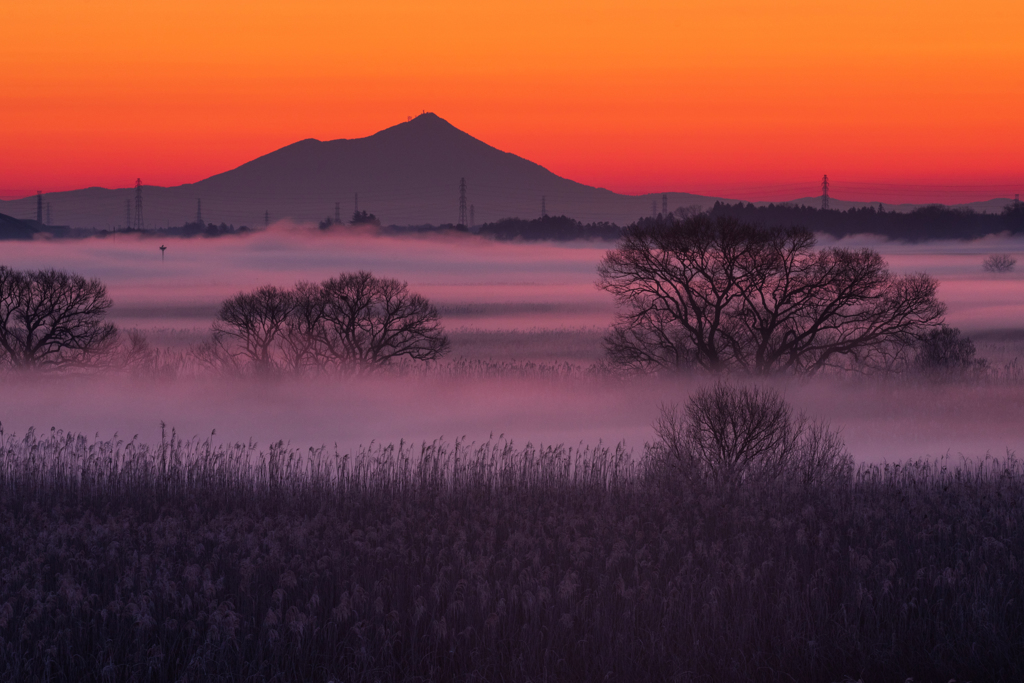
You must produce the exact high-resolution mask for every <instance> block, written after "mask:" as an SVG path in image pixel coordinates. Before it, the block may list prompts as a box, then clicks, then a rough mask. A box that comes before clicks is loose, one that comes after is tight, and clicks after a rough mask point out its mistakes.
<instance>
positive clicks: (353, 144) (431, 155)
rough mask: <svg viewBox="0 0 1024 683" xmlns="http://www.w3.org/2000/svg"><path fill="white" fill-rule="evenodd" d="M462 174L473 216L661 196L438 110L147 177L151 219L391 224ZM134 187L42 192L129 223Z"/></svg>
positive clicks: (619, 205) (441, 219) (595, 212)
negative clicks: (191, 174) (549, 157)
mask: <svg viewBox="0 0 1024 683" xmlns="http://www.w3.org/2000/svg"><path fill="white" fill-rule="evenodd" d="M462 178H465V179H466V185H467V200H468V204H470V205H472V206H473V209H474V217H475V223H476V224H478V225H479V224H483V223H487V222H494V221H497V220H500V219H502V218H508V217H523V218H534V217H538V216H540V215H541V204H542V202H544V203H545V205H546V209H547V213H548V214H551V215H554V214H565V215H569V216H573V217H574V218H577V219H579V220H582V221H584V222H594V221H612V222H617V223H621V224H624V223H629V222H632V221H634V220H636V219H637V218H638V217H639V216H641V215H649V214H650V213H651V205H652V201H656V202H657V207H658V210H659V211H660V210H661V195H660V194H656V195H641V196H628V195H621V194H616V193H614V192H611V191H610V190H604V189H600V188H595V187H590V186H588V185H583V184H580V183H577V182H574V181H572V180H567V179H565V178H562V177H560V176H557V175H555V174H554V173H552V172H551V171H548V170H547V169H545V168H544V167H542V166H539V165H538V164H535V163H533V162H532V161H528V160H526V159H523V158H522V157H519V156H516V155H515V154H510V153H508V152H502V151H501V150H498V149H495V148H494V147H491V146H490V145H488V144H486V143H484V142H481V141H480V140H477V139H476V138H474V137H473V136H471V135H468V134H466V133H464V132H462V131H460V130H459V129H457V128H455V127H454V126H452V125H451V124H450V123H448V122H447V121H445V120H444V119H442V118H440V117H438V116H436V115H434V114H422V115H420V116H417V117H416V118H414V119H412V120H411V121H408V122H406V123H401V124H399V125H397V126H393V127H391V128H387V129H385V130H382V131H380V132H379V133H376V134H374V135H371V136H369V137H366V138H358V139H354V140H331V141H328V142H321V141H319V140H302V141H300V142H296V143H294V144H292V145H288V146H287V147H283V148H281V149H279V150H277V151H275V152H271V153H270V154H267V155H265V156H262V157H259V158H257V159H254V160H253V161H250V162H248V163H245V164H242V165H241V166H239V167H238V168H235V169H232V170H230V171H227V172H225V173H220V174H218V175H215V176H212V177H210V178H207V179H205V180H201V181H199V182H197V183H193V184H190V185H180V186H177V187H169V188H163V187H154V186H148V185H147V186H144V187H143V189H142V194H143V217H144V219H145V225H146V227H151V228H155V227H163V226H166V225H181V224H182V223H183V222H184V221H191V220H193V219H194V218H195V215H196V200H197V199H202V210H203V218H204V219H205V220H207V221H211V220H212V221H214V222H218V223H219V222H225V223H231V224H234V225H239V226H240V225H247V226H249V227H260V226H262V225H263V222H264V216H265V214H266V213H267V212H269V215H270V219H271V220H277V219H279V218H285V217H288V218H293V219H297V220H310V221H319V220H322V219H323V218H325V217H328V216H330V217H333V216H334V211H335V203H336V202H338V203H340V205H341V206H340V213H341V218H342V220H347V219H348V218H349V217H350V216H351V215H352V213H353V210H354V208H355V195H356V193H358V195H359V208H360V209H362V210H367V211H370V212H372V213H374V214H375V215H376V216H378V217H379V218H380V220H381V222H383V223H385V224H395V225H417V224H423V223H434V224H440V223H454V222H457V221H458V209H459V181H460V179H462ZM134 193H135V190H134V188H125V189H118V190H107V189H103V188H88V189H84V190H76V191H72V192H57V193H52V194H48V195H47V196H46V201H49V202H51V203H52V205H53V211H54V214H55V215H57V216H58V217H59V218H60V221H61V222H62V223H70V224H71V225H72V226H75V227H96V228H107V227H117V226H124V224H125V202H126V200H127V201H130V203H131V205H132V206H133V207H134V196H135V194H134ZM715 199H716V198H713V197H701V196H698V195H693V194H688V193H684V192H673V193H669V195H668V204H669V208H670V209H674V208H676V207H678V206H689V205H693V204H701V205H702V206H706V207H710V206H711V205H712V204H714V201H715ZM35 202H36V198H35V197H28V198H25V199H21V200H15V201H8V202H0V210H5V211H9V212H10V213H12V214H14V215H29V214H30V213H32V212H34V211H35Z"/></svg>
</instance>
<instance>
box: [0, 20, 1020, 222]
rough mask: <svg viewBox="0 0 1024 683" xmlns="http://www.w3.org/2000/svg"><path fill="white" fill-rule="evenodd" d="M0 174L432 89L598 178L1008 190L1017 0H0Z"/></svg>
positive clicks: (206, 141) (616, 186)
mask: <svg viewBox="0 0 1024 683" xmlns="http://www.w3.org/2000/svg"><path fill="white" fill-rule="evenodd" d="M0 26H2V27H3V39H2V40H0V197H2V198H14V197H18V196H25V195H27V194H31V193H34V192H35V191H36V190H43V191H44V192H52V191H58V190H67V189H75V188H80V187H86V186H94V185H99V186H104V187H127V186H130V185H132V184H133V183H134V181H135V178H136V177H141V178H142V179H143V182H144V183H146V184H152V185H176V184H180V183H186V182H193V181H196V180H200V179H202V178H205V177H207V176H209V175H212V174H214V173H218V172H221V171H225V170H228V169H230V168H233V167H235V166H237V165H239V164H241V163H244V162H245V161H248V160H250V159H252V158H254V157H256V156H259V155H261V154H265V153H267V152H270V151H272V150H274V149H276V148H278V147H281V146H284V145H286V144H289V143H292V142H295V141H297V140H300V139H303V138H310V137H313V138H319V139H321V140H330V139H336V138H353V137H362V136H365V135H370V134H372V133H374V132H376V131H378V130H380V129H382V128H386V127H388V126H391V125H394V124H396V123H399V122H402V121H405V120H406V118H407V117H408V116H412V115H415V114H419V113H420V112H421V111H423V110H426V111H432V112H434V113H436V114H438V115H439V116H441V117H443V118H445V119H447V120H448V121H449V122H451V123H452V124H453V125H455V126H457V127H458V128H461V129H462V130H464V131H466V132H467V133H469V134H471V135H473V136H475V137H478V138H480V139H482V140H484V141H485V142H488V143H489V144H492V145H494V146H496V147H498V148H500V149H502V150H505V151H509V152H513V153H515V154H518V155H520V156H523V157H526V158H528V159H531V160H533V161H536V162H537V163H540V164H542V165H544V166H546V167H547V168H549V169H550V170H552V171H554V172H555V173H558V174H559V175H562V176H565V177H568V178H572V179H573V180H577V181H580V182H584V183H587V184H591V185H597V186H601V187H607V188H610V189H613V190H616V191H619V192H625V193H641V192H663V191H687V192H695V193H699V194H708V195H720V196H722V195H724V196H730V197H741V198H744V199H750V200H759V199H765V200H767V199H773V200H778V199H792V198H796V197H801V196H808V195H816V194H818V192H819V189H818V186H817V183H818V182H819V181H820V178H821V175H822V174H823V173H828V174H829V177H830V179H831V181H832V195H833V196H835V197H839V198H843V199H860V200H869V201H885V202H899V201H913V202H922V201H944V202H946V203H957V202H962V201H971V200H980V199H988V198H991V197H996V196H1003V197H1006V196H1012V195H1013V193H1014V192H1020V191H1021V190H1022V189H1024V135H1022V131H1021V127H1022V126H1021V124H1022V122H1024V107H1022V104H1024V38H1022V35H1024V2H1021V0H979V1H977V2H948V1H944V0H939V1H934V0H933V1H930V2H925V1H919V0H912V1H903V2H900V1H899V0H886V1H876V0H858V1H857V2H821V1H816V2H805V1H802V0H800V1H795V0H788V1H787V0H781V1H777V2H754V1H751V0H716V1H714V2H710V1H709V2H651V1H648V2H638V1H633V2H606V1H600V0H598V1H591V2H586V3H583V2H564V1H563V2H558V1H552V0H547V1H544V2H533V1H523V0H520V1H518V2H480V1H479V0H477V1H475V2H462V1H455V0H452V1H442V2H404V1H402V2H399V1H388V0H376V1H373V2H369V1H367V2H358V3H355V2H310V1H291V2H262V1H258V0H256V1H254V0H249V1H246V2H216V1H210V0H206V1H203V2H192V1H189V0H184V1H183V0H177V1H175V2H155V1H149V0H145V1H142V2H140V1H138V0H135V1H133V2H121V1H116V0H115V1H110V0H107V1H93V0H90V1H86V0H75V1H54V0H36V1H33V2H25V1H23V0H16V1H8V0H0Z"/></svg>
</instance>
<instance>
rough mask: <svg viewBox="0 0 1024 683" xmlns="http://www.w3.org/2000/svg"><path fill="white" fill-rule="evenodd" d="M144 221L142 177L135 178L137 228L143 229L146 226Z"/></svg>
mask: <svg viewBox="0 0 1024 683" xmlns="http://www.w3.org/2000/svg"><path fill="white" fill-rule="evenodd" d="M145 225H146V224H145V223H143V221H142V179H141V178H136V179H135V229H136V230H139V231H141V230H142V229H143V228H144V227H145Z"/></svg>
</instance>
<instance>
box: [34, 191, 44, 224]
mask: <svg viewBox="0 0 1024 683" xmlns="http://www.w3.org/2000/svg"><path fill="white" fill-rule="evenodd" d="M36 222H37V223H39V224H40V225H42V224H43V191H42V190H39V191H37V192H36Z"/></svg>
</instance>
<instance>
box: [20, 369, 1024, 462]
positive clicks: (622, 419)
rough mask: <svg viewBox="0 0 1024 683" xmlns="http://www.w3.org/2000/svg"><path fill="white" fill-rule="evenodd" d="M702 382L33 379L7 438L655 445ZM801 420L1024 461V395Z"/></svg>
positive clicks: (884, 387)
mask: <svg viewBox="0 0 1024 683" xmlns="http://www.w3.org/2000/svg"><path fill="white" fill-rule="evenodd" d="M698 386H699V383H698V382H697V381H695V380H678V379H677V380H673V381H668V380H663V381H656V380H650V379H646V380H640V379H634V380H628V381H613V380H607V379H600V380H597V379H529V380H526V379H475V380H451V379H437V378H425V377H416V378H408V377H406V378H397V377H385V378H377V379H330V380H328V379H324V380H315V381H312V380H304V381H298V380H282V381H274V382H259V381H254V380H223V379H219V380H203V381H199V380H191V379H180V380H173V381H153V380H141V379H130V378H107V379H99V378H67V377H51V378H46V379H42V380H40V379H36V378H20V379H15V380H13V381H8V382H6V390H5V391H4V392H3V393H4V398H3V399H2V403H0V415H2V421H3V427H4V430H5V431H6V432H7V433H8V434H10V433H11V432H12V431H13V432H15V433H17V434H24V432H25V430H26V429H27V428H28V427H30V426H35V427H36V429H37V430H46V429H49V428H50V427H57V428H60V429H64V430H70V431H75V432H81V433H84V434H87V435H90V436H92V435H98V436H100V437H103V438H109V437H110V436H112V435H113V434H114V433H115V432H116V433H117V434H119V435H120V436H121V437H123V438H125V439H129V438H131V437H132V436H134V435H136V434H137V435H138V436H139V438H140V439H142V440H144V441H147V442H150V443H154V442H158V441H159V439H160V422H161V421H163V422H165V423H166V424H167V425H168V429H170V427H175V428H176V429H177V431H178V434H179V435H181V436H185V437H199V438H201V439H205V438H207V437H209V436H210V435H211V432H213V431H214V430H216V432H217V434H216V437H215V441H216V442H235V441H243V442H244V441H249V440H250V439H252V440H254V441H256V442H257V443H258V444H260V445H261V446H263V447H265V446H267V445H268V444H270V443H273V442H275V441H277V440H284V441H286V442H289V443H291V444H292V445H293V446H297V447H301V448H305V447H309V446H314V447H315V446H323V445H326V446H328V447H330V448H332V449H333V448H334V447H335V445H337V447H338V449H339V450H341V451H342V452H345V451H352V450H354V449H356V448H358V446H359V445H361V444H362V445H368V444H370V442H377V443H392V442H393V443H397V442H398V440H400V439H405V440H406V441H412V442H420V441H424V440H426V441H432V440H434V439H437V438H440V437H444V438H445V439H446V440H449V441H452V440H454V439H456V438H463V437H465V438H466V439H468V440H470V441H476V442H481V441H485V440H487V439H488V438H489V437H491V436H492V435H493V436H494V437H498V436H499V435H504V437H505V438H508V439H512V440H514V441H515V442H516V443H519V444H524V443H526V442H528V441H529V442H532V443H533V444H535V445H536V444H539V443H543V444H554V443H567V444H577V443H580V442H583V443H585V444H589V445H593V444H596V443H597V442H598V441H599V440H601V441H603V442H604V443H606V444H608V443H617V442H620V441H625V443H626V446H627V447H628V448H631V449H632V450H633V451H634V452H635V453H639V452H640V451H642V449H643V444H644V442H645V441H650V440H652V439H653V436H654V432H653V430H652V428H651V423H652V422H653V421H654V419H655V418H656V417H657V415H658V410H659V406H660V405H661V404H663V403H673V402H675V403H680V404H681V403H684V402H685V400H686V398H687V397H688V396H689V395H690V394H691V393H692V392H693V391H694V390H695V389H696V388H697V387H698ZM776 386H777V387H778V388H779V389H780V391H782V392H783V394H784V395H785V397H786V399H787V400H789V401H790V402H791V403H792V404H793V405H794V407H796V408H797V409H798V410H802V411H804V412H805V413H806V414H807V415H808V416H809V417H814V418H823V419H826V420H828V421H830V422H831V424H832V425H833V426H837V427H841V428H842V430H843V436H844V438H845V440H846V443H847V446H848V447H849V449H850V451H851V453H852V454H853V455H854V456H855V457H856V459H857V460H858V461H862V462H878V461H881V460H887V461H896V460H904V459H907V458H917V457H923V456H928V455H930V456H940V455H944V454H947V453H949V454H951V455H954V456H957V455H960V454H962V455H965V456H972V457H973V456H981V455H985V454H986V453H989V454H991V455H996V456H1002V455H1005V453H1006V450H1007V449H1011V450H1014V451H1016V452H1017V453H1024V429H1022V428H1021V422H1020V420H1021V415H1024V387H1022V386H1021V385H1019V384H1014V385H1009V386H1006V385H994V386H985V385H982V386H977V385H955V384H954V385H931V384H925V385H913V384H908V385H899V386H893V385H892V384H887V383H880V384H876V383H875V382H870V381H862V380H844V381H834V380H815V381H812V382H789V383H782V384H776Z"/></svg>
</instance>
